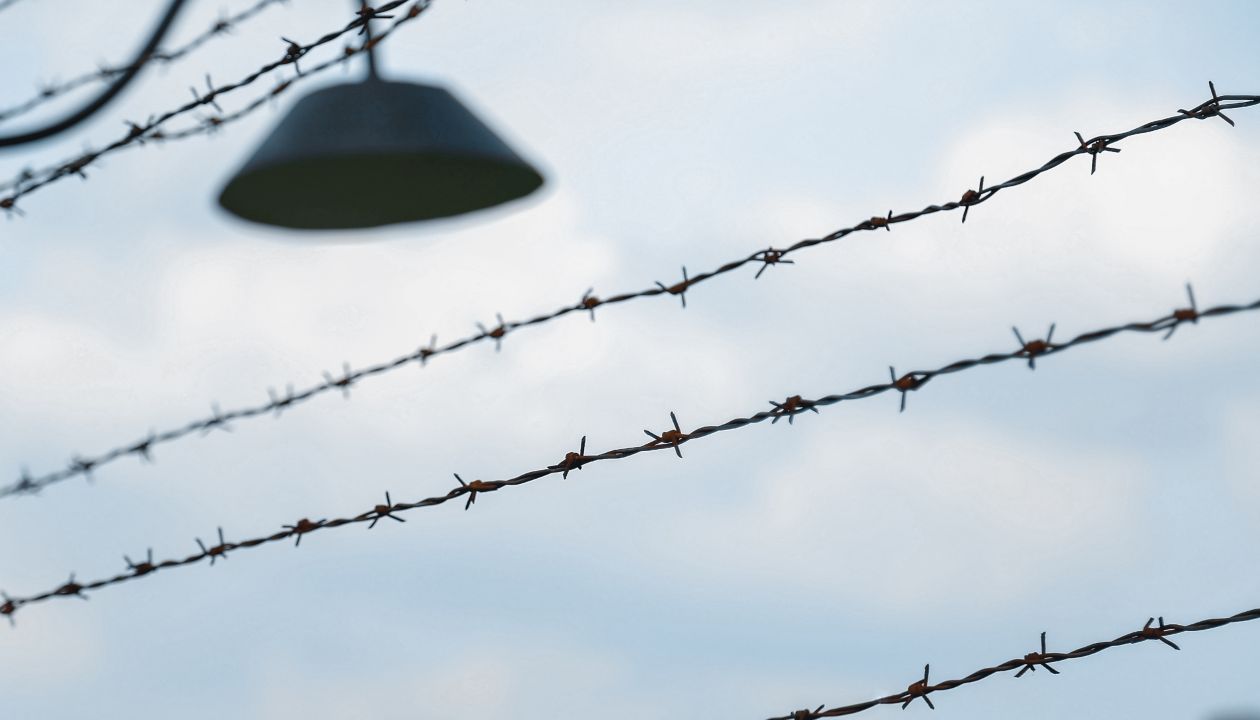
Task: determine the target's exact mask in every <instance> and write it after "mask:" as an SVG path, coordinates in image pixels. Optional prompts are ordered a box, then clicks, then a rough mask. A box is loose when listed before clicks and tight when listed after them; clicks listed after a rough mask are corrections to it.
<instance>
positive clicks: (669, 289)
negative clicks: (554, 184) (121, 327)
mask: <svg viewBox="0 0 1260 720" xmlns="http://www.w3.org/2000/svg"><path fill="white" fill-rule="evenodd" d="M1209 87H1210V88H1211V91H1212V98H1213V99H1211V100H1208V101H1205V102H1204V103H1201V104H1200V105H1197V106H1196V107H1195V108H1194V109H1193V110H1181V111H1179V112H1180V113H1181V114H1179V115H1177V116H1174V117H1170V118H1164V119H1162V120H1156V121H1153V122H1149V123H1146V124H1145V125H1141V126H1139V127H1137V128H1135V129H1133V130H1129V131H1128V132H1124V133H1120V134H1117V135H1102V136H1099V137H1097V138H1092V139H1090V140H1088V141H1085V140H1083V139H1081V138H1079V136H1078V140H1079V142H1080V144H1079V146H1078V147H1077V148H1076V149H1074V150H1070V151H1067V152H1063V153H1060V154H1059V155H1056V156H1055V157H1053V158H1051V159H1050V160H1049V161H1047V162H1046V163H1045V164H1044V165H1042V166H1041V167H1040V168H1038V169H1036V170H1030V171H1028V172H1025V173H1023V174H1022V175H1017V176H1015V177H1014V178H1011V179H1010V180H1007V181H1006V182H1003V183H999V184H997V185H991V186H989V187H987V188H984V190H983V192H984V194H983V195H981V194H980V191H978V190H968V191H967V192H966V193H965V194H964V195H963V196H962V199H960V200H959V201H957V202H949V203H945V204H943V205H929V206H928V207H926V208H924V209H922V210H919V211H917V212H907V213H902V214H900V215H894V214H893V212H892V211H891V210H889V211H888V214H887V215H884V216H877V217H872V218H871V219H869V220H864V221H862V222H860V223H858V224H856V225H852V226H850V227H847V228H843V229H841V230H836V231H835V232H832V233H831V234H829V235H826V236H824V237H821V238H814V239H808V240H801V241H800V242H797V243H796V244H794V245H791V246H789V247H787V248H784V249H780V250H776V249H774V248H773V247H772V248H769V249H767V250H758V251H756V252H754V253H752V254H751V255H748V256H746V257H744V258H743V259H740V260H735V261H732V262H728V263H726V264H725V265H722V266H721V267H718V268H717V269H715V270H711V271H709V272H705V273H700V274H699V275H694V276H689V275H688V274H687V269H686V268H685V267H684V268H683V270H682V275H683V279H682V281H681V282H677V283H674V284H670V285H666V284H665V283H661V282H657V283H655V285H654V286H653V287H650V288H646V289H643V290H639V291H637V292H629V293H623V294H620V295H614V296H612V297H606V298H600V297H597V296H596V295H594V294H593V293H594V288H591V289H589V290H587V291H586V292H585V293H584V294H583V295H582V297H581V298H580V299H579V300H578V302H577V303H576V304H572V305H565V306H563V307H561V308H559V309H557V310H554V311H552V312H550V313H545V314H542V315H538V316H535V317H533V318H530V319H528V320H521V321H512V322H506V321H504V320H503V318H502V317H501V316H500V317H498V318H497V320H498V324H497V325H496V326H494V327H493V328H486V327H485V326H483V325H480V324H478V331H477V333H475V334H471V335H466V336H464V337H462V338H460V339H458V340H455V341H454V342H451V343H448V344H447V345H444V346H442V347H438V346H437V336H436V335H435V336H433V337H432V339H431V340H430V342H429V344H428V345H427V346H424V347H421V348H419V349H417V350H415V351H413V352H410V353H407V354H405V355H402V356H399V357H396V358H394V359H393V360H388V361H385V362H381V363H378V364H375V365H369V366H366V367H363V368H360V369H358V370H353V369H351V368H350V367H349V365H346V366H345V368H344V374H342V375H341V376H340V377H336V378H334V377H332V376H330V375H328V374H327V373H325V381H324V382H323V383H320V384H317V385H312V386H310V387H307V388H306V389H304V390H301V391H300V392H295V391H294V390H293V386H292V385H290V386H289V389H288V391H287V392H286V393H285V394H284V395H278V394H277V393H275V392H274V391H268V394H269V399H268V401H267V402H266V403H263V404H260V405H255V406H252V407H245V408H240V409H236V410H230V411H228V412H219V411H218V410H217V409H216V410H215V411H214V413H213V414H212V415H211V416H210V417H206V418H202V419H199V420H193V421H191V422H189V423H187V424H185V425H184V426H182V427H178V428H173V429H169V430H166V431H164V432H160V433H157V432H155V433H151V434H150V435H148V436H146V437H144V438H140V439H139V440H136V441H134V442H132V443H129V444H127V445H121V446H118V447H115V448H114V449H112V450H109V451H107V452H104V453H101V454H99V455H96V456H92V457H83V456H75V457H73V458H72V459H71V460H70V462H69V463H68V465H67V466H66V467H65V468H63V469H61V470H57V471H54V472H50V473H47V474H45V475H41V476H38V477H34V476H31V475H29V474H28V473H26V472H23V475H22V477H21V478H19V479H18V480H17V481H15V482H13V483H11V484H9V485H7V486H4V487H0V498H3V497H8V496H11V495H16V494H20V493H31V492H34V491H37V490H39V489H41V488H43V487H47V486H48V485H52V484H55V483H58V482H62V481H64V480H69V479H71V478H74V477H79V476H84V477H87V476H88V475H89V474H90V473H91V472H92V470H94V469H96V468H99V467H100V466H102V465H105V464H107V463H110V462H113V461H114V460H117V459H119V458H121V457H124V456H128V455H134V456H136V457H139V458H141V459H144V460H149V459H151V458H150V452H151V450H152V448H153V446H155V445H158V444H162V443H167V442H172V441H175V440H178V439H180V438H183V437H185V436H188V435H191V434H193V433H204V432H207V431H209V430H213V429H215V428H219V427H224V426H226V425H227V423H229V422H231V421H234V420H242V419H246V418H251V417H256V416H259V415H265V414H267V413H276V414H277V415H278V414H279V413H280V412H281V411H282V410H285V409H288V408H290V407H292V406H293V405H295V404H300V403H302V402H303V401H306V400H309V399H311V398H313V397H315V396H317V395H322V394H324V393H326V392H329V391H333V390H339V391H341V392H343V393H348V391H349V389H350V387H351V386H352V385H354V384H355V383H356V382H358V381H359V380H362V379H364V378H367V377H371V376H374V375H380V374H383V373H387V372H390V371H392V370H395V369H397V368H400V367H402V366H404V365H407V364H409V363H412V362H418V363H420V364H421V365H423V364H425V363H427V362H428V360H429V358H431V357H434V356H436V355H442V354H446V353H450V352H454V351H456V350H459V349H461V348H464V347H467V346H469V345H473V344H476V343H478V342H482V341H486V340H493V341H494V343H495V347H496V349H497V348H498V347H500V345H501V343H502V341H503V339H504V338H505V337H506V336H507V335H508V334H509V333H510V332H512V331H514V330H517V329H519V328H523V327H528V326H532V325H540V324H543V323H546V322H550V321H552V320H555V319H557V318H560V317H563V316H565V315H568V314H569V313H573V312H588V313H590V317H591V320H594V319H595V309H596V308H598V307H600V306H602V305H612V304H616V303H622V302H627V301H630V300H635V299H638V298H645V297H651V296H656V295H663V294H669V295H677V296H678V297H679V300H680V301H681V303H682V306H683V307H686V293H687V291H688V290H690V289H691V288H692V287H694V286H695V285H697V284H699V283H701V282H704V281H706V280H709V279H711V278H714V277H718V276H720V275H724V274H726V273H730V272H733V271H735V270H737V269H739V268H741V267H743V266H745V265H747V264H749V263H760V264H761V267H760V268H759V269H758V271H757V273H756V276H754V277H759V276H760V275H761V273H763V272H764V271H765V270H766V268H768V267H770V266H771V265H777V264H787V263H792V262H793V261H792V260H786V259H784V257H785V256H786V255H787V254H788V253H792V252H797V251H800V250H803V249H805V248H808V247H813V246H815V245H822V244H826V243H832V242H836V241H838V240H840V239H841V238H843V237H845V236H847V235H849V234H851V233H854V232H857V231H860V230H878V229H880V228H883V229H884V230H887V231H891V227H890V226H891V224H893V223H901V222H909V221H911V220H914V219H916V218H919V217H923V216H925V215H930V214H932V213H937V212H942V211H949V210H956V209H958V208H959V207H962V208H964V212H965V211H966V210H968V209H970V206H971V205H975V204H977V203H980V202H983V201H985V200H987V199H989V198H991V197H993V195H994V194H996V193H997V192H998V191H999V190H1001V189H1003V188H1007V187H1013V186H1015V185H1021V184H1023V183H1025V182H1028V181H1029V180H1031V179H1032V178H1034V177H1036V176H1038V175H1040V174H1041V173H1044V172H1047V171H1048V170H1050V169H1052V168H1054V167H1057V166H1059V165H1061V164H1063V163H1064V162H1066V161H1067V160H1068V159H1070V158H1072V157H1075V156H1077V155H1081V154H1088V155H1090V156H1091V159H1094V160H1096V159H1097V155H1098V153H1101V152H1103V151H1104V150H1105V149H1109V148H1110V146H1111V145H1112V144H1114V143H1115V142H1117V141H1118V140H1119V139H1122V138H1127V137H1130V136H1132V135H1140V134H1143V133H1148V132H1153V131H1155V130H1158V129H1161V128H1166V127H1171V126H1172V125H1175V124H1176V123H1178V122H1181V121H1182V120H1187V119H1190V118H1201V119H1203V118H1209V117H1214V116H1215V115H1219V114H1220V111H1221V109H1223V108H1224V109H1228V108H1232V107H1250V106H1252V105H1256V104H1260V96H1241V95H1228V96H1217V95H1216V88H1215V87H1214V86H1212V85H1211V83H1209ZM1243 97H1246V98H1248V99H1247V100H1246V101H1245V102H1244V101H1239V103H1238V104H1237V105H1227V104H1223V102H1222V101H1224V100H1226V99H1229V98H1243ZM265 100H266V99H265V98H260V99H259V100H257V101H255V103H256V104H261V103H263V102H265ZM983 183H984V179H983V178H981V182H980V187H984V184H983Z"/></svg>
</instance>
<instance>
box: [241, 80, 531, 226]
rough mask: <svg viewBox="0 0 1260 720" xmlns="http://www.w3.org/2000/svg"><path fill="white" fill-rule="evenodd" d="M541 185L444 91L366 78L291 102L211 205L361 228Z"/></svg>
mask: <svg viewBox="0 0 1260 720" xmlns="http://www.w3.org/2000/svg"><path fill="white" fill-rule="evenodd" d="M542 182H543V178H542V175H540V174H539V173H538V171H537V170H535V169H534V168H533V167H532V166H531V165H530V164H529V163H527V162H525V161H524V160H522V159H521V157H520V156H519V155H517V154H516V153H515V152H513V151H512V149H511V148H509V147H508V146H507V144H506V143H504V142H503V140H501V139H499V137H498V136H497V135H495V134H494V133H493V132H492V131H491V130H490V129H489V128H488V127H486V126H485V124H483V123H482V122H481V121H480V120H478V119H477V118H476V116H474V115H473V114H472V113H471V112H469V110H468V109H467V108H465V107H464V106H463V105H462V104H461V103H460V102H459V101H458V100H456V99H455V97H454V96H453V95H451V94H450V93H449V92H447V91H446V90H444V89H442V88H438V87H433V86H429V85H417V84H413V83H401V82H386V81H382V80H375V79H373V80H368V81H366V82H361V83H353V84H347V85H336V86H333V87H329V88H324V89H322V90H318V91H316V92H314V93H311V94H310V95H307V96H306V97H304V98H302V99H301V100H299V101H298V103H297V104H296V105H294V106H293V109H292V110H291V111H289V114H288V115H287V116H285V118H284V119H283V120H282V121H281V122H280V124H279V125H278V126H276V129H275V130H273V131H272V133H271V135H270V136H269V137H268V138H267V139H266V140H265V141H263V143H262V145H261V146H259V148H258V149H257V150H256V151H255V152H254V155H253V157H251V158H250V159H249V161H248V162H246V163H245V166H244V167H242V168H241V169H240V171H238V172H237V173H236V175H234V176H233V177H232V179H231V180H230V181H229V182H228V184H227V187H225V188H223V192H222V193H220V195H219V204H220V205H222V206H223V207H224V208H225V209H227V210H228V211H229V212H231V213H233V214H235V215H238V216H240V217H242V218H245V219H246V220H252V221H254V222H258V223H264V224H267V225H278V226H281V227H289V228H300V229H329V230H331V229H349V228H367V227H377V226H380V225H389V224H393V223H402V222H412V221H417V220H429V219H433V218H441V217H449V216H451V215H459V214H462V213H466V212H471V211H473V210H479V209H481V208H488V207H492V206H494V205H499V204H501V203H505V202H508V201H510V200H515V199H517V198H521V197H524V196H526V195H528V194H530V193H532V192H533V191H534V190H536V189H538V187H539V186H541V185H542Z"/></svg>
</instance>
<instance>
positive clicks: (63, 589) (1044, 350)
mask: <svg viewBox="0 0 1260 720" xmlns="http://www.w3.org/2000/svg"><path fill="white" fill-rule="evenodd" d="M1254 310H1260V300H1255V301H1253V302H1251V303H1250V304H1247V305H1220V306H1217V307H1213V308H1210V309H1207V310H1199V309H1198V306H1197V305H1196V304H1195V303H1194V302H1193V300H1192V301H1191V305H1190V307H1187V308H1180V309H1177V310H1174V311H1173V312H1172V313H1171V314H1169V315H1166V316H1164V317H1161V318H1158V319H1156V320H1152V321H1149V322H1131V323H1126V324H1124V325H1116V326H1114V327H1109V328H1105V329H1102V330H1094V331H1091V332H1087V333H1084V334H1082V335H1078V336H1076V337H1075V338H1073V339H1071V340H1068V341H1066V342H1053V341H1052V339H1051V335H1052V334H1053V333H1051V334H1050V335H1047V338H1046V339H1044V340H1040V339H1038V340H1033V341H1029V342H1021V344H1020V347H1019V348H1018V349H1016V350H1013V351H1010V352H1000V353H990V354H988V355H984V356H982V357H978V358H972V359H969V360H959V361H956V362H952V363H950V364H948V365H945V366H943V367H940V368H937V369H935V370H915V371H911V372H909V373H906V374H904V375H901V376H898V375H897V374H896V371H895V370H894V369H893V368H892V367H890V368H889V369H888V370H889V375H890V378H889V382H886V383H879V384H875V385H868V386H866V387H863V388H859V389H857V390H852V391H850V392H847V393H842V394H836V395H826V396H823V397H820V398H817V399H812V400H810V399H805V398H803V397H801V396H800V395H793V396H791V397H788V398H787V399H786V400H784V401H783V402H775V401H771V402H770V404H771V405H772V409H770V410H763V411H761V412H757V413H754V414H753V415H750V416H747V417H741V418H735V419H733V420H728V421H727V422H724V423H722V424H720V425H706V426H703V427H698V428H696V429H695V430H691V431H690V432H686V431H684V430H683V429H682V426H681V425H680V424H679V421H678V418H677V416H676V415H675V414H674V413H673V412H670V421H671V423H672V426H671V427H669V428H667V429H665V430H663V431H661V432H659V433H656V432H652V431H651V430H644V431H643V432H644V433H645V434H646V435H647V436H648V437H649V438H650V439H649V441H648V442H647V443H644V444H643V445H637V446H631V447H624V448H620V449H616V450H608V451H605V452H603V453H596V454H590V455H588V454H586V438H585V437H583V438H582V441H581V443H580V445H579V448H578V450H577V451H570V452H567V453H565V454H564V456H563V458H562V459H561V460H560V462H558V463H556V464H555V465H548V466H546V467H544V468H541V469H537V470H531V471H529V472H525V473H522V474H520V475H517V476H515V477H512V478H509V479H507V480H493V481H485V480H473V481H471V482H466V481H465V480H464V479H463V478H462V477H460V475H458V474H456V475H455V479H456V481H457V482H458V483H459V484H458V485H456V486H455V487H453V488H452V489H451V490H449V491H448V492H446V493H445V494H443V495H437V496H433V497H428V498H425V499H423V500H418V501H415V502H400V503H395V502H393V500H392V499H391V498H390V496H389V495H388V494H386V496H385V503H384V504H378V505H374V506H372V507H371V509H369V510H366V511H364V512H361V513H359V514H358V515H354V516H352V517H345V518H337V519H333V520H328V519H322V520H317V521H313V520H310V519H309V518H305V517H304V518H302V519H300V520H298V521H296V522H295V523H293V524H291V525H284V526H283V529H282V530H280V531H278V532H275V533H272V534H270V535H264V536H260V537H255V538H253V539H250V540H242V541H240V542H228V541H227V540H225V539H224V535H223V530H222V528H219V531H218V533H219V534H218V538H219V542H218V543H217V544H215V545H212V546H209V547H207V546H206V545H205V544H204V543H203V542H202V541H201V540H200V539H199V538H198V539H197V546H198V548H200V552H197V553H194V554H192V555H189V556H187V557H184V558H182V559H176V558H172V559H167V560H163V561H161V562H156V563H155V562H154V561H153V560H152V558H151V556H150V558H149V559H148V560H146V561H145V562H143V563H133V562H131V560H129V559H127V571H126V572H124V573H121V574H118V575H114V576H112V577H107V578H104V579H100V580H94V581H91V582H83V583H80V582H78V581H76V580H75V579H74V578H75V576H74V574H71V575H70V579H69V580H68V581H67V582H65V583H63V584H61V585H59V586H58V587H56V588H54V589H52V590H48V591H46V592H42V593H39V594H37V595H30V596H27V597H9V596H8V595H3V594H0V599H3V601H4V602H3V604H2V605H0V615H7V616H8V617H9V618H10V620H12V618H13V614H14V613H15V612H16V611H17V610H18V609H19V608H21V607H22V606H25V605H29V604H31V603H37V602H42V601H45V600H49V599H52V598H58V597H81V598H86V597H87V596H86V595H84V592H85V591H91V590H100V589H103V588H105V587H108V586H111V585H117V584H120V583H124V582H127V581H130V580H135V579H136V578H139V577H143V576H145V575H149V574H151V573H153V572H155V571H157V570H163V569H167V568H173V567H182V566H186V565H193V564H196V563H200V562H202V561H204V560H209V561H210V563H211V564H214V562H215V560H216V559H218V558H220V557H226V556H227V554H228V553H229V552H235V551H237V550H241V549H244V548H251V547H257V546H259V545H263V544H267V543H276V542H281V541H284V540H287V539H289V538H293V539H294V541H295V543H300V542H301V539H302V537H303V536H305V535H307V534H309V533H313V532H318V531H320V530H326V529H329V528H335V527H340V526H342V525H350V524H353V523H371V525H369V527H371V526H373V525H375V524H376V523H377V522H378V521H380V520H383V519H385V518H390V519H393V520H396V521H399V522H404V519H403V518H400V517H397V515H396V513H401V512H403V511H406V510H412V509H416V508H422V507H432V506H435V505H442V504H444V503H446V502H449V501H451V500H456V499H459V498H464V500H465V503H464V509H465V510H468V509H469V508H471V507H472V505H473V503H475V502H476V500H477V496H478V494H481V493H488V492H494V491H496V490H499V489H502V488H505V487H509V486H516V485H524V484H527V483H530V482H533V481H535V480H539V479H541V478H544V477H547V476H549V475H555V474H560V475H561V476H562V478H567V477H568V475H569V473H570V472H572V471H575V470H581V469H582V468H584V467H585V466H587V465H589V464H591V463H595V462H602V461H606V460H624V459H627V458H630V457H633V456H635V455H638V454H639V453H643V452H652V451H659V450H669V451H672V452H674V453H676V454H677V455H678V457H680V458H681V457H682V456H683V455H682V450H681V446H682V445H684V444H685V443H688V442H691V441H693V440H699V439H701V438H704V437H708V436H710V435H713V434H716V433H720V432H727V431H731V430H737V429H739V428H743V427H747V426H750V425H755V424H757V423H762V422H764V421H766V420H769V421H770V422H771V424H775V423H777V422H778V421H779V420H780V419H783V418H787V420H788V423H789V424H790V423H792V422H793V420H794V419H795V416H797V415H799V414H801V413H804V412H807V411H808V412H815V413H817V412H818V409H819V408H821V407H827V406H830V405H835V404H837V403H840V402H846V401H852V400H863V399H866V398H871V397H874V396H876V395H881V394H883V393H887V392H890V391H895V392H898V393H900V395H901V403H900V404H901V410H905V403H906V393H908V392H911V391H916V390H919V389H921V388H922V387H923V386H924V385H925V384H926V383H928V382H929V381H931V380H932V379H934V378H936V377H939V376H941V375H949V374H953V373H957V372H962V371H964V370H968V369H971V368H975V367H979V366H982V365H994V364H997V363H1004V362H1009V361H1011V360H1021V361H1028V362H1029V364H1030V366H1031V365H1032V363H1033V361H1034V360H1036V359H1037V358H1044V357H1048V356H1050V355H1055V354H1058V353H1061V352H1065V351H1066V350H1068V349H1070V348H1073V347H1077V346H1079V345H1084V344H1087V343H1093V342H1098V341H1100V340H1104V339H1107V338H1110V337H1113V336H1115V335H1118V334H1121V333H1129V332H1139V333H1157V332H1162V333H1165V335H1164V338H1165V339H1167V338H1168V337H1169V336H1171V335H1172V333H1173V332H1174V331H1175V330H1176V329H1177V328H1178V327H1180V326H1181V325H1183V324H1185V323H1197V322H1198V321H1199V320H1200V319H1202V318H1210V317H1218V316H1224V315H1233V314H1235V313H1242V312H1250V311H1254ZM124 559H126V556H124Z"/></svg>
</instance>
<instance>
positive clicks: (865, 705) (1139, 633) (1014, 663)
mask: <svg viewBox="0 0 1260 720" xmlns="http://www.w3.org/2000/svg"><path fill="white" fill-rule="evenodd" d="M1251 620H1260V608H1256V609H1255V610H1246V611H1244V612H1240V613H1237V614H1235V615H1230V616H1229V617H1226V618H1210V619H1207V620H1200V621H1198V622H1194V623H1190V624H1189V625H1177V624H1174V623H1165V622H1164V618H1162V617H1161V618H1159V625H1155V618H1148V619H1147V620H1146V623H1145V624H1143V626H1142V628H1141V629H1140V630H1134V631H1132V632H1128V633H1125V634H1124V635H1121V636H1120V637H1118V638H1116V639H1115V640H1105V641H1102V642H1096V643H1090V644H1089V645H1085V646H1084V647H1080V648H1077V649H1075V650H1073V651H1071V652H1061V653H1058V652H1046V634H1045V633H1041V650H1040V651H1039V652H1038V651H1034V652H1030V653H1028V654H1027V655H1024V656H1023V657H1021V658H1013V659H1011V660H1007V661H1006V662H1004V663H1000V664H998V665H993V666H991V667H986V668H981V669H979V670H977V671H975V672H973V673H971V674H970V675H968V676H966V677H963V678H958V679H957V680H943V681H941V682H939V683H936V684H931V683H929V682H928V671H929V670H930V666H928V665H925V666H924V667H923V678H922V679H920V680H915V681H914V682H913V683H911V684H910V686H909V687H908V688H906V689H905V690H903V691H902V692H899V693H897V694H895V695H886V696H884V697H881V698H876V699H875V700H867V701H866V702H860V703H854V704H852V705H843V706H840V707H833V708H831V709H829V710H828V709H825V708H826V705H819V706H818V707H817V708H815V709H813V710H808V709H806V710H796V711H794V712H791V713H789V714H787V715H780V716H778V717H774V718H770V720H817V718H828V717H840V716H842V715H854V714H857V713H860V712H863V711H865V710H870V709H871V708H873V707H875V706H877V705H897V704H899V705H901V707H902V709H905V708H906V707H907V706H908V705H909V704H910V703H912V702H914V701H915V700H919V699H922V700H923V701H924V702H925V703H926V704H927V705H928V706H929V707H931V708H932V709H935V705H934V704H933V703H932V700H931V698H929V697H928V695H930V694H931V693H934V692H940V691H942V690H953V689H954V688H956V687H960V686H962V685H967V684H969V683H974V682H979V681H981V680H984V679H985V678H987V677H989V676H991V675H996V674H998V673H1003V672H1010V671H1012V670H1017V669H1018V670H1019V672H1018V673H1016V674H1015V677H1020V676H1021V675H1023V674H1024V673H1025V672H1027V671H1029V670H1034V671H1035V670H1036V669H1037V668H1038V667H1043V668H1045V669H1046V670H1049V671H1050V672H1052V673H1054V674H1055V675H1057V674H1059V673H1058V671H1057V670H1055V669H1054V668H1052V667H1050V663H1058V662H1063V661H1064V660H1076V659H1079V658H1083V657H1089V656H1090V655H1097V654H1098V653H1100V652H1102V651H1103V650H1107V649H1110V648H1114V647H1120V646H1122V645H1136V644H1137V643H1141V642H1147V641H1151V640H1158V641H1159V642H1162V643H1163V644H1165V645H1167V646H1168V647H1170V648H1172V649H1174V650H1180V649H1181V648H1180V647H1178V646H1177V644H1176V643H1174V642H1173V641H1171V640H1169V639H1168V637H1169V636H1171V635H1179V634H1181V633H1188V632H1201V631H1203V630H1213V629H1216V628H1219V627H1224V626H1226V625H1232V624H1234V623H1240V622H1249V621H1251Z"/></svg>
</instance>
